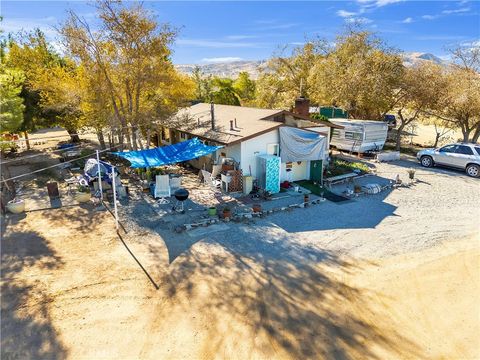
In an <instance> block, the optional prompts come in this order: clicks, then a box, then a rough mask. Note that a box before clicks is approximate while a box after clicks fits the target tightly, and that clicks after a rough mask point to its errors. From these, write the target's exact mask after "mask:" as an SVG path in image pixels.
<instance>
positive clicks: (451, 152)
mask: <svg viewBox="0 0 480 360" xmlns="http://www.w3.org/2000/svg"><path fill="white" fill-rule="evenodd" d="M417 159H418V160H420V164H422V166H425V167H432V166H434V165H442V166H449V167H454V168H457V169H462V170H465V172H466V173H467V175H469V176H472V177H477V178H478V177H480V145H479V144H471V143H457V144H450V145H445V146H443V147H441V148H439V149H425V150H422V151H419V152H418V153H417Z"/></svg>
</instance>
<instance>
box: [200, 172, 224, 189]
mask: <svg viewBox="0 0 480 360" xmlns="http://www.w3.org/2000/svg"><path fill="white" fill-rule="evenodd" d="M202 176H203V181H204V182H205V184H207V185H208V186H210V187H211V188H212V189H219V188H220V186H221V185H222V182H221V181H220V180H217V179H214V178H212V174H211V173H209V172H208V171H206V170H202Z"/></svg>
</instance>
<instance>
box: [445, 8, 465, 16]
mask: <svg viewBox="0 0 480 360" xmlns="http://www.w3.org/2000/svg"><path fill="white" fill-rule="evenodd" d="M469 11H470V8H461V9H455V10H443V11H442V14H446V15H449V14H460V13H465V12H469Z"/></svg>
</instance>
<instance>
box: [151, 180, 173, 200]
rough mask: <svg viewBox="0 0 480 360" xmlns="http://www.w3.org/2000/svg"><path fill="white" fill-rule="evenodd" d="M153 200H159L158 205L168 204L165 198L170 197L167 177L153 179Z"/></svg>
mask: <svg viewBox="0 0 480 360" xmlns="http://www.w3.org/2000/svg"><path fill="white" fill-rule="evenodd" d="M154 195H155V199H157V198H160V200H159V201H158V202H159V204H168V203H170V201H169V200H167V199H166V198H167V197H170V196H171V193H170V177H169V176H168V175H157V176H156V177H155V193H154Z"/></svg>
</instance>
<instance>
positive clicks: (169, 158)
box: [113, 138, 223, 168]
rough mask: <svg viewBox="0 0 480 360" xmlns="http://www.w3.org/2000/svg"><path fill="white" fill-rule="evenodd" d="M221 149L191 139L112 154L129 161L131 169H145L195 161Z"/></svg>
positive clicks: (196, 139)
mask: <svg viewBox="0 0 480 360" xmlns="http://www.w3.org/2000/svg"><path fill="white" fill-rule="evenodd" d="M222 147H223V146H209V145H205V144H203V143H202V142H201V141H200V140H199V139H198V138H193V139H191V140H187V141H183V142H179V143H177V144H173V145H167V146H162V147H157V148H154V149H148V150H140V151H124V152H114V153H113V154H115V155H117V156H120V157H122V158H124V159H126V160H128V161H130V164H131V165H130V166H131V167H132V168H145V167H154V166H162V165H168V164H175V163H179V162H183V161H188V160H192V159H196V158H199V157H201V156H205V155H208V154H211V153H212V152H214V151H217V150H218V149H220V148H222Z"/></svg>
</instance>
